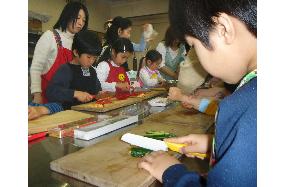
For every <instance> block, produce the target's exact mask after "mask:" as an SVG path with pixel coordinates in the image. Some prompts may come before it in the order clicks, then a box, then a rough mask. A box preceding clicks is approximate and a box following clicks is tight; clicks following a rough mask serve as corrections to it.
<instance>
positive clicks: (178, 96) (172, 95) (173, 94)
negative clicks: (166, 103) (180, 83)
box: [168, 87, 184, 101]
mask: <svg viewBox="0 0 284 187" xmlns="http://www.w3.org/2000/svg"><path fill="white" fill-rule="evenodd" d="M183 96H184V95H183V94H182V93H181V89H179V88H177V87H170V89H169V96H168V98H169V99H171V100H173V101H182V100H183Z"/></svg>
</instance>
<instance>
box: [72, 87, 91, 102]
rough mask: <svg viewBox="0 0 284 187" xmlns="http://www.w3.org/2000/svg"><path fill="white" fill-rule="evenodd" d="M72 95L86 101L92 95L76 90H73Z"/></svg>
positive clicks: (89, 99)
mask: <svg viewBox="0 0 284 187" xmlns="http://www.w3.org/2000/svg"><path fill="white" fill-rule="evenodd" d="M74 97H75V98H76V99H78V101H80V102H83V103H86V102H89V101H91V100H92V99H93V96H92V95H91V94H89V93H87V92H82V91H77V90H75V92H74Z"/></svg>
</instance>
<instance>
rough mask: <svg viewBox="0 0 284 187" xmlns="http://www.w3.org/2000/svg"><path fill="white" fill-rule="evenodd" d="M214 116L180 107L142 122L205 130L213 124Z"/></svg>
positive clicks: (149, 117) (151, 116)
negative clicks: (163, 123) (178, 125)
mask: <svg viewBox="0 0 284 187" xmlns="http://www.w3.org/2000/svg"><path fill="white" fill-rule="evenodd" d="M214 118H215V116H210V115H205V114H203V113H201V112H199V111H197V110H194V109H186V108H184V107H182V106H181V105H178V106H177V107H175V108H172V109H169V110H167V111H164V112H160V113H156V114H153V115H150V116H148V117H147V118H145V119H144V120H143V121H144V122H147V123H148V122H161V121H162V122H165V123H172V124H180V125H185V126H193V127H200V128H204V130H207V129H208V128H209V127H210V126H211V125H212V124H213V122H214Z"/></svg>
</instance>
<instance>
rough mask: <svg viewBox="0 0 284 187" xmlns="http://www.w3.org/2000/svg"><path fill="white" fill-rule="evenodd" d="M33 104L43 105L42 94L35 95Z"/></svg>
mask: <svg viewBox="0 0 284 187" xmlns="http://www.w3.org/2000/svg"><path fill="white" fill-rule="evenodd" d="M33 103H37V104H42V103H43V101H42V97H41V92H36V93H34V94H33Z"/></svg>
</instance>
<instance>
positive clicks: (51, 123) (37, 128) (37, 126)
mask: <svg viewBox="0 0 284 187" xmlns="http://www.w3.org/2000/svg"><path fill="white" fill-rule="evenodd" d="M90 117H93V115H90V114H85V113H82V112H78V111H74V110H65V111H62V112H58V113H56V114H52V115H46V116H42V117H40V118H38V119H34V120H30V121H29V134H34V133H39V132H43V131H47V129H49V128H54V127H57V126H58V125H61V124H65V123H69V122H73V121H78V120H81V119H86V118H90Z"/></svg>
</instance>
